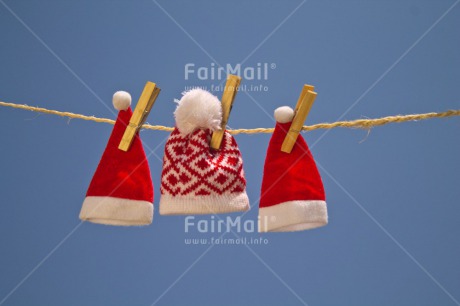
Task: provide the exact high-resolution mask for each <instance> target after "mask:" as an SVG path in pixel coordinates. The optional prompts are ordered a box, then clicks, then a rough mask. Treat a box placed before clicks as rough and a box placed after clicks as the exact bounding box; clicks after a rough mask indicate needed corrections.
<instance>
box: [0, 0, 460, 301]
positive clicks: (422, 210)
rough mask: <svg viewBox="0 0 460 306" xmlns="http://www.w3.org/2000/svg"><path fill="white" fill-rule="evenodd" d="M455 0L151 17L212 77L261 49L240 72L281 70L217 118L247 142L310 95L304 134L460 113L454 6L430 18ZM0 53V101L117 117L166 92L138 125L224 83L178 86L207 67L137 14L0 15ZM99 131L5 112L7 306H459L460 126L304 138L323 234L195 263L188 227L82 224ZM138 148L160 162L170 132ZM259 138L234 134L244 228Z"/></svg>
mask: <svg viewBox="0 0 460 306" xmlns="http://www.w3.org/2000/svg"><path fill="white" fill-rule="evenodd" d="M458 2H459V1H456V2H454V1H452V0H449V1H447V0H436V1H435V0H431V1H420V0H419V1H365V0H362V1H339V0H336V1H319V0H308V1H306V2H305V3H302V2H301V1H277V2H274V1H251V2H249V1H235V2H228V1H225V2H224V1H221V2H218V1H209V0H207V1H204V0H202V1H194V2H185V1H184V2H179V1H175V2H172V1H163V0H159V2H158V3H159V5H161V7H163V9H164V10H166V11H167V12H168V13H169V14H170V16H171V17H172V18H174V19H175V20H176V22H178V23H179V24H180V25H181V26H182V27H183V28H184V29H185V30H186V31H187V32H188V33H189V35H190V36H191V37H193V39H194V40H195V41H196V42H197V43H199V44H200V45H201V46H202V48H203V49H205V50H206V51H207V52H208V53H209V54H210V55H211V56H212V57H213V58H214V59H215V60H217V61H218V62H219V63H220V64H222V65H226V64H227V63H229V64H232V65H235V64H236V63H239V62H241V61H242V60H243V59H244V58H245V57H247V56H248V55H249V54H250V53H251V52H253V51H254V49H255V48H256V47H257V46H258V45H259V44H260V43H261V42H263V44H262V45H261V46H260V48H258V49H257V50H256V51H255V52H254V53H253V54H252V56H250V57H249V59H248V60H247V62H246V63H245V64H244V65H243V66H244V67H247V66H254V65H257V63H274V64H276V68H275V69H273V70H270V71H269V77H268V80H262V81H257V80H255V81H248V80H243V83H242V84H246V85H251V84H253V85H259V84H263V85H264V86H266V87H267V88H268V91H267V92H250V95H251V96H252V97H253V98H254V100H255V101H257V103H258V104H259V106H258V105H257V104H256V103H255V101H253V100H252V99H251V98H250V97H249V96H248V95H246V94H245V93H242V92H240V93H239V94H238V96H237V98H236V101H235V104H234V108H233V111H232V115H231V117H230V121H229V125H230V126H231V127H236V128H256V127H272V126H273V125H274V123H273V119H272V117H271V115H272V113H273V110H274V109H275V108H276V107H278V106H282V105H291V106H294V105H295V102H296V99H297V97H298V95H299V92H300V90H301V87H302V85H303V84H304V83H310V84H314V85H315V86H316V89H317V92H318V98H317V100H316V102H315V105H314V106H313V109H312V111H311V113H310V115H309V118H308V119H307V123H309V124H312V123H319V122H324V121H329V122H333V121H336V120H337V119H338V118H340V117H342V116H343V119H346V120H348V119H350V120H351V119H357V118H366V117H371V118H373V117H382V116H386V115H393V114H408V113H424V112H431V111H444V110H447V109H459V108H460V99H459V95H458V88H459V84H460V36H459V35H458V29H459V28H460V6H455V7H454V8H452V10H451V11H449V12H448V13H447V14H446V15H445V17H443V18H441V19H440V17H441V16H442V15H443V14H444V13H446V11H448V10H449V8H451V6H452V5H453V4H456V3H458ZM5 5H7V6H8V7H9V8H10V10H11V11H12V12H13V13H14V14H16V16H17V17H18V18H20V19H21V20H22V21H23V22H24V23H25V24H26V25H27V27H29V28H30V29H31V30H32V31H33V32H34V33H35V34H36V35H37V37H35V36H34V35H33V34H32V33H31V32H30V31H29V30H28V29H27V28H26V27H25V26H24V24H22V23H21V22H20V21H19V20H18V19H17V18H16V17H15V16H14V15H13V14H12V12H11V11H10V10H8V9H7V8H6V6H5ZM299 5H300V7H298V6H299ZM296 7H298V9H297V10H296V11H295V12H294V13H293V14H292V15H291V16H290V18H288V19H287V20H285V18H286V17H288V16H289V15H290V14H291V13H292V12H293V11H294V10H295V9H296ZM284 20H285V21H284ZM283 21H284V22H283ZM437 21H439V22H438V23H436V22H437ZM281 23H282V25H281V26H279V25H280V24H281ZM435 23H436V24H435ZM434 24H435V26H434V27H433V25H434ZM278 26H279V27H278ZM430 27H432V28H431V30H429V29H430ZM275 29H276V30H275ZM273 30H275V32H274V33H272V35H271V36H270V37H268V39H266V38H267V36H269V34H270V33H271V32H272V31H273ZM427 30H429V31H428V32H427ZM424 33H425V34H426V35H424ZM421 37H422V39H421V40H419V38H421ZM0 38H1V47H0V100H1V101H7V102H15V103H25V104H29V105H34V106H35V105H36V106H41V107H45V108H49V109H57V110H61V111H70V112H75V113H82V114H87V115H95V116H99V117H107V118H115V115H114V111H113V107H112V102H111V97H112V94H113V92H115V91H117V90H126V91H129V92H130V93H131V94H132V96H133V100H134V101H137V99H138V97H139V95H140V93H141V91H142V88H143V86H144V84H145V82H146V81H147V80H150V81H154V82H156V83H157V84H158V85H159V86H160V87H161V88H162V91H161V94H160V96H159V98H158V99H157V102H156V104H155V106H154V108H153V111H152V113H151V115H150V116H149V118H148V122H149V123H152V124H161V125H167V126H171V125H173V124H174V120H173V115H172V112H173V111H174V108H175V104H174V103H173V99H174V98H178V97H180V93H181V91H182V90H183V89H184V88H185V86H191V85H201V86H210V85H211V84H217V83H219V81H218V80H205V81H201V80H198V79H197V78H196V77H191V78H190V79H189V80H185V78H184V66H185V64H187V63H194V64H195V65H196V67H199V66H205V67H210V65H211V62H212V61H211V59H210V58H209V57H208V55H206V54H205V53H204V52H203V50H201V49H200V48H199V47H198V46H197V44H196V43H195V42H193V41H192V39H190V37H188V36H187V35H186V34H184V32H183V31H182V30H181V29H180V28H179V27H178V26H177V25H176V24H175V23H174V22H173V21H172V20H171V19H170V18H169V17H168V16H167V15H166V14H165V12H163V11H162V10H161V9H160V8H159V6H158V5H157V4H156V3H155V2H152V1H149V0H145V1H89V0H86V1H56V0H55V1H49V0H46V1H45V0H43V1H23V0H20V1H12V0H1V1H0ZM265 39H266V40H265ZM39 40H42V42H43V43H41V42H40V41H39ZM264 40H265V41H264ZM418 40H419V41H418ZM417 41H418V42H417ZM416 42H417V43H416ZM414 43H416V44H415V45H413V44H414ZM44 44H46V45H47V46H48V47H45V46H44ZM411 46H413V47H412V48H411ZM408 50H409V51H408ZM406 51H408V53H405V52H406ZM53 53H54V54H53ZM401 56H402V58H401ZM58 57H59V58H58ZM395 63H396V64H395ZM377 81H378V82H377ZM216 94H217V95H219V96H220V93H216ZM363 94H364V95H363ZM358 99H359V100H358ZM356 101H358V102H357V103H355V102H356ZM354 103H355V104H354ZM353 104H354V106H353V107H351V106H352V105H353ZM350 107H351V108H350ZM262 109H264V110H266V112H267V113H268V114H269V115H270V116H268V115H267V113H265V112H264V111H262ZM347 110H349V111H348V112H347ZM111 130H112V126H110V125H107V124H101V123H93V122H86V121H79V120H71V121H69V120H68V119H66V118H60V117H56V116H50V115H38V114H35V113H31V112H27V111H22V110H13V109H10V108H3V107H2V108H0V140H1V142H2V143H1V145H0V157H1V162H0V180H1V181H0V182H1V184H0V194H1V205H0V242H1V243H0V301H2V300H3V303H0V304H1V305H151V304H152V303H154V302H157V303H156V305H302V304H307V305H459V301H460V277H459V275H460V261H459V258H460V244H459V240H458V236H459V234H460V225H459V222H458V220H459V219H460V206H459V198H460V188H458V187H459V183H460V163H459V162H458V156H460V142H459V141H458V140H459V136H460V135H459V133H460V120H459V119H457V118H453V119H443V120H431V121H423V122H418V123H404V124H394V125H389V126H386V127H380V128H375V129H373V130H372V131H371V132H370V134H369V135H368V136H367V131H362V130H350V129H346V130H339V129H335V130H331V131H329V132H327V134H325V131H324V130H318V131H314V132H311V133H308V134H305V138H306V140H307V142H308V143H309V144H310V146H311V150H312V153H313V154H314V156H315V158H316V160H317V163H318V165H319V167H320V172H321V174H322V177H323V181H324V185H325V188H326V194H327V202H328V209H329V217H330V223H329V225H328V226H326V227H324V228H321V229H316V230H311V231H304V232H297V233H282V234H264V235H263V237H265V238H267V239H268V240H269V243H268V245H259V246H251V248H252V250H253V252H254V253H252V252H251V251H250V250H249V249H248V248H246V247H244V246H215V247H213V248H211V249H210V250H209V251H208V252H207V253H206V254H204V255H203V256H202V254H203V253H204V252H205V251H206V250H207V248H208V246H187V245H185V244H184V239H185V238H190V237H198V238H210V237H216V236H218V235H217V234H200V233H198V232H197V231H192V232H191V233H188V234H187V233H184V217H181V216H178V217H162V216H160V215H159V214H158V211H156V212H155V217H154V221H153V224H152V225H151V226H148V227H142V228H122V227H109V226H101V225H94V224H90V223H83V224H82V225H79V224H80V220H79V219H78V214H79V211H80V208H81V204H82V201H83V199H84V196H85V192H86V189H87V187H88V184H89V182H90V180H91V177H92V174H93V173H94V170H95V168H96V166H97V163H98V161H99V159H100V157H101V154H102V152H103V150H104V147H105V145H106V142H107V140H108V137H109V135H110V132H111ZM141 136H142V140H143V141H144V143H145V146H146V151H147V152H149V150H148V149H147V147H150V148H152V149H153V148H155V147H158V149H157V150H156V151H155V154H156V155H157V156H158V157H159V158H162V156H163V148H164V141H165V138H166V137H167V136H168V134H167V133H165V132H156V131H142V132H141ZM269 137H270V136H269V135H251V136H249V135H239V136H236V140H237V142H238V144H239V146H240V149H241V152H242V154H243V158H244V163H245V171H246V176H247V181H248V186H247V192H248V195H249V197H250V199H251V203H252V206H253V209H252V210H251V211H250V212H249V213H248V214H246V215H245V216H244V219H245V220H255V219H256V218H257V200H258V197H259V193H260V185H261V176H262V167H263V163H264V158H265V150H266V147H267V144H268V140H269ZM363 139H365V141H363V142H362V140H363ZM149 163H150V167H151V171H152V176H153V180H154V187H155V193H156V196H155V208H156V210H158V200H159V183H160V174H161V162H160V161H159V160H158V159H157V157H156V156H155V155H151V156H150V157H149ZM237 215H238V214H235V215H232V216H237ZM221 217H225V215H222V216H221ZM200 218H201V219H206V220H209V219H210V217H209V216H202V217H200ZM197 220H198V219H197ZM244 236H245V237H248V238H250V237H252V238H258V237H260V236H261V235H259V234H258V233H254V234H244ZM225 237H227V238H234V237H233V236H232V234H228V235H226V236H225ZM200 256H202V257H200ZM184 272H185V274H184ZM5 298H6V300H5Z"/></svg>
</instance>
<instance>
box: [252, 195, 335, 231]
mask: <svg viewBox="0 0 460 306" xmlns="http://www.w3.org/2000/svg"><path fill="white" fill-rule="evenodd" d="M326 224H327V207H326V202H325V201H288V202H284V203H281V204H277V205H273V206H268V207H262V208H259V232H294V231H303V230H307V229H312V228H316V227H320V226H324V225H326Z"/></svg>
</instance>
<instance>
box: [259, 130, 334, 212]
mask: <svg viewBox="0 0 460 306" xmlns="http://www.w3.org/2000/svg"><path fill="white" fill-rule="evenodd" d="M290 126H291V122H288V123H279V122H277V123H276V127H275V131H274V132H273V136H272V138H271V140H270V143H269V145H268V150H267V157H266V160H265V166H264V176H263V181H262V190H261V198H260V208H264V207H270V206H273V205H277V204H279V203H283V202H287V201H298V200H321V201H325V199H326V196H325V193H324V187H323V183H322V181H321V176H320V174H319V172H318V169H317V168H316V163H315V161H314V159H313V156H312V154H311V152H310V150H309V149H308V145H307V143H306V142H305V140H304V139H303V137H302V135H300V134H299V137H297V141H296V143H295V145H294V147H293V149H292V151H291V153H284V152H281V145H282V144H283V141H284V138H285V137H286V134H287V132H288V131H289V128H290Z"/></svg>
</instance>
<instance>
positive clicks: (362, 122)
mask: <svg viewBox="0 0 460 306" xmlns="http://www.w3.org/2000/svg"><path fill="white" fill-rule="evenodd" d="M0 106H6V107H12V108H19V109H25V110H28V111H33V112H39V113H44V114H51V115H57V116H61V117H68V118H72V119H82V120H89V121H94V122H104V123H110V124H115V120H112V119H107V118H98V117H94V116H85V115H80V114H74V113H69V112H60V111H56V110H50V109H46V108H42V107H34V106H28V105H25V104H15V103H7V102H1V101H0ZM453 116H460V110H448V111H445V112H441V113H426V114H413V115H397V116H388V117H383V118H377V119H357V120H352V121H337V122H333V123H318V124H314V125H306V126H304V127H303V128H302V130H303V131H313V130H318V129H333V128H337V127H342V128H360V129H369V128H372V127H374V126H381V125H385V124H388V123H397V122H406V121H416V120H425V119H431V118H446V117H453ZM142 128H144V129H148V130H157V131H168V132H170V131H172V130H173V128H172V127H167V126H162V125H150V124H144V125H143V126H142ZM273 130H274V129H273V128H268V129H267V128H256V129H235V130H229V132H230V134H234V135H236V134H259V133H273Z"/></svg>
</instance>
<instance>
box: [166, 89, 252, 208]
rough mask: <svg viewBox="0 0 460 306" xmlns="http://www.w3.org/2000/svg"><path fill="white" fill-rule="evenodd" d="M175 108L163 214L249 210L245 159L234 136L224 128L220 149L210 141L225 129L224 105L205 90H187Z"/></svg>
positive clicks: (167, 148) (168, 144)
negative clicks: (214, 134)
mask: <svg viewBox="0 0 460 306" xmlns="http://www.w3.org/2000/svg"><path fill="white" fill-rule="evenodd" d="M176 102H178V104H179V105H178V107H177V109H176V111H175V113H174V115H175V117H176V128H175V129H174V131H173V132H172V133H171V135H170V136H169V139H168V141H167V142H166V146H165V154H164V157H163V172H162V174H161V198H160V214H162V215H183V214H216V213H229V212H238V211H246V210H248V209H249V200H248V196H247V194H246V180H245V178H244V170H243V160H242V158H241V153H240V151H239V149H238V145H237V144H236V141H235V139H234V138H233V137H232V136H231V135H230V134H229V133H228V132H225V134H224V137H223V140H222V144H221V148H220V149H219V150H212V149H211V148H210V146H209V142H210V139H211V135H212V131H214V130H217V129H219V128H220V125H221V121H222V105H221V103H220V101H219V99H218V98H217V97H215V96H213V95H212V94H211V93H209V92H207V91H205V90H202V89H193V90H190V91H188V92H186V93H184V95H183V97H182V98H181V100H180V101H176Z"/></svg>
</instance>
